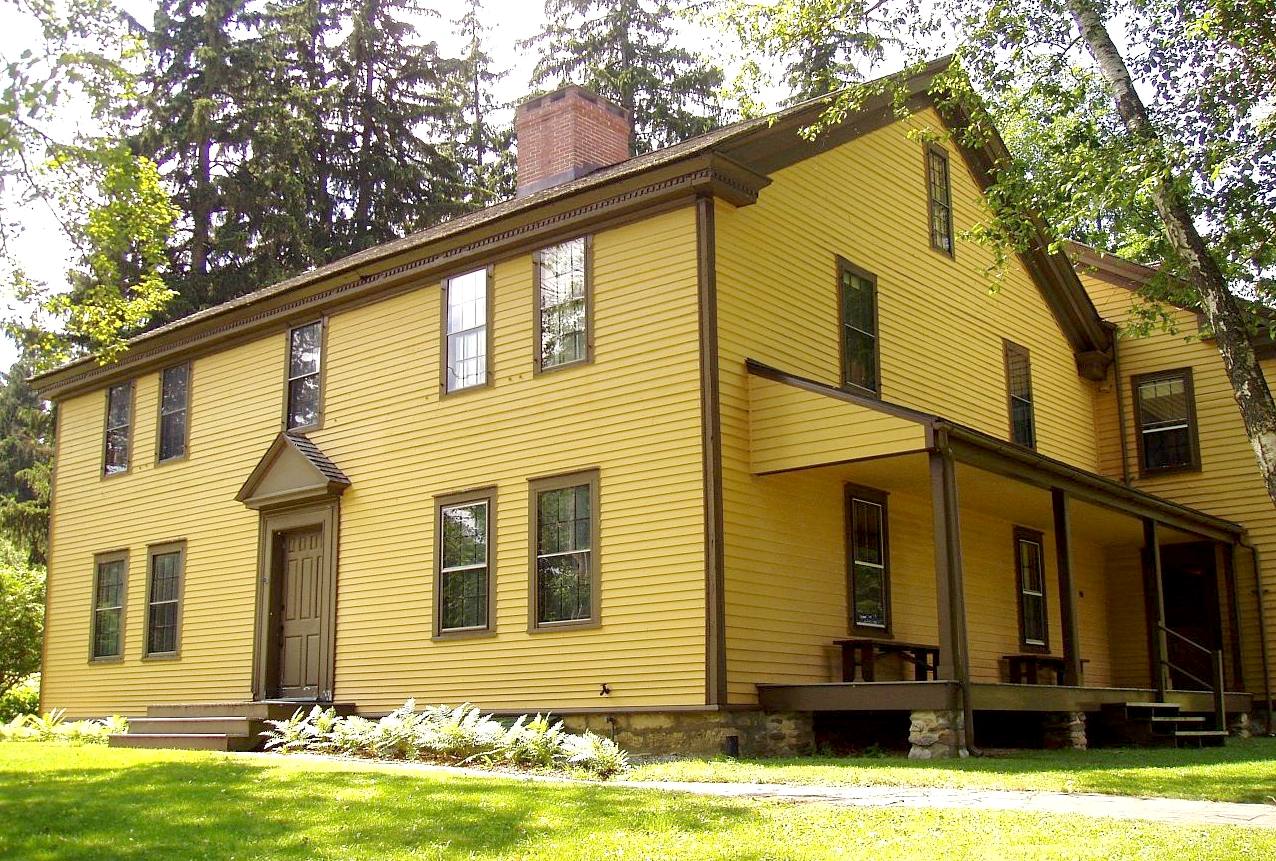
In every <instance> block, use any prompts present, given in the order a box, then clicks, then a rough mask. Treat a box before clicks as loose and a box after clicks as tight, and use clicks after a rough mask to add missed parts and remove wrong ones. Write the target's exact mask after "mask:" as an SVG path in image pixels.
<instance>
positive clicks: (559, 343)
mask: <svg viewBox="0 0 1276 861" xmlns="http://www.w3.org/2000/svg"><path fill="white" fill-rule="evenodd" d="M589 258H590V242H589V239H588V238H587V237H584V236H582V237H579V238H577V239H572V240H570V241H568V242H563V243H561V244H559V245H554V246H551V247H549V248H544V249H542V250H540V251H538V252H537V253H536V257H535V263H534V265H535V273H536V341H537V347H536V369H537V370H538V371H545V370H549V369H550V368H558V367H562V366H563V365H571V364H575V363H577V362H585V361H588V360H589V359H590V333H591V319H590V317H591V314H592V312H593V309H592V308H590V307H589V306H590V299H591V296H590V284H589V279H590V271H589V270H590V259H589Z"/></svg>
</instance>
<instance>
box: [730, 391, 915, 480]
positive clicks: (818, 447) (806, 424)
mask: <svg viewBox="0 0 1276 861" xmlns="http://www.w3.org/2000/svg"><path fill="white" fill-rule="evenodd" d="M749 440H750V444H749V456H750V466H751V469H752V470H753V472H755V473H764V472H776V471H779V470H786V469H801V468H804V467H810V466H818V465H820V464H828V463H837V462H839V461H844V460H847V459H849V458H850V457H855V458H866V457H881V456H883V455H888V454H897V453H899V452H906V451H918V450H921V449H924V448H925V447H926V429H925V428H924V427H923V426H922V425H921V424H920V423H919V422H916V421H913V420H911V419H904V418H900V417H899V416H894V415H889V414H887V413H883V412H880V411H878V410H875V409H873V408H871V407H867V406H861V405H859V404H852V403H847V402H846V401H840V400H837V399H835V398H830V397H829V396H828V395H822V394H819V393H818V392H811V391H807V390H805V389H799V388H797V387H796V386H791V385H788V384H786V383H779V382H776V381H774V380H768V379H765V378H763V377H758V376H750V377H749Z"/></svg>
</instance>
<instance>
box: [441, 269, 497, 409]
mask: <svg viewBox="0 0 1276 861" xmlns="http://www.w3.org/2000/svg"><path fill="white" fill-rule="evenodd" d="M480 271H482V272H485V273H486V274H487V309H486V313H487V319H486V320H485V321H484V325H485V326H486V328H487V331H486V336H487V337H486V340H487V346H486V347H485V349H486V351H487V367H486V369H485V373H484V380H483V382H482V383H480V384H478V385H476V386H466V387H465V388H463V389H451V390H449V389H448V387H447V335H448V332H447V291H448V282H449V281H451V280H452V279H453V278H456V277H459V276H461V275H468V274H470V273H471V272H480ZM439 286H440V288H441V289H440V290H439V399H440V400H442V399H443V398H454V397H458V396H460V395H464V394H467V393H469V392H482V391H486V390H488V389H490V388H492V387H493V386H494V385H495V383H496V373H495V371H496V356H494V355H493V345H494V343H495V342H494V339H493V337H492V335H493V331H494V330H495V321H496V308H495V307H494V305H495V304H496V289H495V288H496V267H495V266H493V265H490V264H489V265H487V266H470V267H468V268H465V269H460V270H457V271H455V272H449V273H447V274H446V275H444V276H443V280H442V281H441V282H440V284H439Z"/></svg>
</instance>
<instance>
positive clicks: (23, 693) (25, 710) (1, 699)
mask: <svg viewBox="0 0 1276 861" xmlns="http://www.w3.org/2000/svg"><path fill="white" fill-rule="evenodd" d="M38 711H40V674H39V673H34V674H32V675H30V676H27V677H26V678H25V679H23V680H22V681H21V682H20V683H19V684H16V685H14V686H13V687H11V688H9V690H7V691H5V692H4V693H3V694H0V723H7V722H8V721H11V720H13V719H14V718H16V717H18V716H19V715H33V714H35V713H36V712H38Z"/></svg>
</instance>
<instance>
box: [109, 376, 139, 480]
mask: <svg viewBox="0 0 1276 861" xmlns="http://www.w3.org/2000/svg"><path fill="white" fill-rule="evenodd" d="M132 439H133V381H132V380H129V381H128V382H127V383H120V384H119V385H115V386H111V387H110V388H109V389H107V390H106V440H105V442H104V448H103V453H102V474H103V475H117V474H119V473H122V472H128V465H129V448H130V447H131V443H132Z"/></svg>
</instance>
